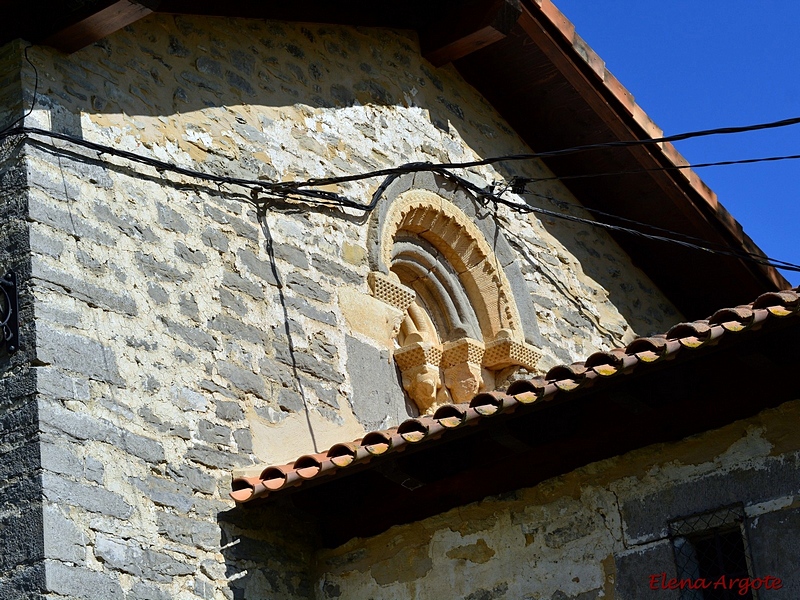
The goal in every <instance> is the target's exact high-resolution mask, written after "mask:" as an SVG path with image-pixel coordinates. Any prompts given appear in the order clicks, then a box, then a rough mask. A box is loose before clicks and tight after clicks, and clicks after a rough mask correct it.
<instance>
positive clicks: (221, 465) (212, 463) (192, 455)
mask: <svg viewBox="0 0 800 600" xmlns="http://www.w3.org/2000/svg"><path fill="white" fill-rule="evenodd" d="M186 458H187V459H188V460H191V461H193V462H196V463H198V464H201V465H204V466H206V467H211V468H212V469H222V470H225V471H233V470H234V469H235V468H237V467H243V466H245V465H247V464H249V462H250V461H249V460H247V459H246V458H245V457H243V456H239V455H237V454H232V453H230V452H220V451H218V450H213V449H211V448H205V447H203V446H194V447H193V448H189V450H187V451H186Z"/></svg>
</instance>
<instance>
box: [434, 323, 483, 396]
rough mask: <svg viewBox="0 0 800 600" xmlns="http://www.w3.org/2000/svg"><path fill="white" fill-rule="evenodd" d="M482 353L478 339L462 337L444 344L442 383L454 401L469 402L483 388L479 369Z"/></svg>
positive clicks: (481, 345)
mask: <svg viewBox="0 0 800 600" xmlns="http://www.w3.org/2000/svg"><path fill="white" fill-rule="evenodd" d="M483 355H484V346H483V343H482V342H479V341H478V340H472V339H469V338H463V339H460V340H456V341H455V342H448V343H447V344H445V345H444V348H443V349H442V369H443V371H444V384H445V386H447V389H448V390H449V391H450V396H451V397H452V398H453V400H454V401H455V402H469V401H470V400H472V398H473V397H474V396H475V394H477V393H478V392H480V391H483V390H484V389H485V385H484V381H483V373H482V369H481V362H482V361H483Z"/></svg>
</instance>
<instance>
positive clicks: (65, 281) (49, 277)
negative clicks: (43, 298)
mask: <svg viewBox="0 0 800 600" xmlns="http://www.w3.org/2000/svg"><path fill="white" fill-rule="evenodd" d="M31 275H32V277H33V278H34V279H38V280H41V281H43V282H46V283H49V284H52V285H55V286H58V289H59V290H60V291H62V292H63V293H65V294H67V295H68V296H71V297H73V298H76V299H78V300H80V301H82V302H85V303H86V304H88V305H89V306H98V307H100V308H105V309H106V310H110V311H113V312H118V313H120V314H123V315H131V316H136V315H137V314H138V313H139V311H138V309H137V307H136V302H135V301H134V300H133V298H131V297H130V296H126V295H123V294H115V293H114V292H112V291H110V290H109V289H108V288H107V287H103V286H98V285H94V284H91V283H89V282H88V281H86V280H85V279H77V278H75V277H73V276H72V275H70V274H68V273H65V272H64V271H60V270H58V269H55V268H53V267H50V266H49V265H47V264H45V263H44V262H43V261H42V260H41V259H40V258H39V257H36V256H34V257H32V261H31Z"/></svg>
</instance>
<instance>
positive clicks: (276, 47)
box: [33, 15, 672, 333]
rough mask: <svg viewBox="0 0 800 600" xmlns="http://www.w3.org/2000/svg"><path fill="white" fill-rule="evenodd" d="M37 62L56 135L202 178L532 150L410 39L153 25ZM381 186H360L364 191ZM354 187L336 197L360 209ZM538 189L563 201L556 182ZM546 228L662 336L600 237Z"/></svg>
mask: <svg viewBox="0 0 800 600" xmlns="http://www.w3.org/2000/svg"><path fill="white" fill-rule="evenodd" d="M245 39H246V41H245V42H241V43H240V42H239V40H245ZM43 51H44V50H43V49H40V48H37V52H36V53H35V54H34V55H33V60H34V62H35V63H36V64H37V67H38V68H39V70H40V90H41V91H40V95H39V98H38V102H37V106H38V107H39V108H45V109H49V110H50V114H51V126H52V127H53V129H55V130H57V131H61V132H64V133H69V134H71V135H76V136H80V135H82V126H89V127H91V128H92V129H93V130H94V131H92V135H91V137H92V139H93V140H96V138H97V132H98V131H103V132H104V137H110V138H111V139H114V140H115V142H117V143H119V142H123V143H127V144H130V143H133V144H134V145H137V144H141V145H144V146H145V147H148V148H153V147H154V146H156V145H159V144H163V141H164V140H165V139H166V140H170V141H172V142H174V143H175V144H176V148H175V149H169V150H167V154H169V155H170V156H168V157H160V158H166V159H171V160H173V161H175V160H176V159H177V160H178V161H179V162H182V163H185V162H186V157H187V155H188V157H189V158H190V159H191V161H192V162H193V163H194V165H195V167H196V168H198V169H200V170H203V171H207V172H214V173H226V174H231V175H233V176H238V177H246V178H252V179H256V178H260V179H263V180H265V181H280V180H293V179H306V178H309V177H319V176H327V175H331V174H344V173H348V174H349V173H352V172H354V171H355V172H364V171H369V170H372V169H378V168H386V167H393V166H398V165H400V164H403V163H406V162H411V161H417V160H430V161H434V162H435V161H441V162H449V161H451V160H454V159H462V160H464V159H470V158H472V155H471V154H465V153H464V152H463V149H462V145H465V146H467V147H468V148H470V149H471V150H473V151H474V152H475V153H476V154H477V155H479V156H498V155H501V154H507V153H518V152H526V151H529V149H528V148H527V147H526V146H525V145H524V144H523V143H522V142H521V141H520V140H519V138H518V137H517V135H516V134H515V133H514V132H513V131H511V130H510V129H509V128H508V126H507V125H506V124H505V122H504V121H503V120H502V118H501V117H500V116H499V115H498V114H497V113H496V112H495V111H494V110H493V109H492V107H491V106H490V105H489V104H488V103H487V102H486V101H485V100H484V99H483V98H482V97H481V96H480V95H479V94H478V93H477V92H476V91H475V90H473V89H472V88H471V87H470V86H468V85H467V84H466V83H464V82H463V80H461V78H460V77H459V75H458V74H457V72H456V71H455V70H454V69H452V68H443V69H435V68H434V67H432V66H431V65H430V64H429V63H427V62H426V61H425V60H424V59H422V58H421V56H420V52H419V48H418V43H417V40H416V39H415V38H414V37H413V36H412V35H411V34H404V33H398V32H393V31H388V30H380V29H364V30H361V29H356V28H348V27H339V26H327V25H311V24H308V25H299V24H293V23H280V22H263V21H259V20H235V19H223V18H217V19H209V18H195V17H184V16H174V17H172V16H165V15H151V16H150V17H148V18H146V19H144V20H142V21H140V22H138V23H136V24H134V25H132V26H129V27H127V28H125V29H124V30H122V31H120V32H117V33H116V34H114V35H112V36H111V37H109V38H107V39H104V40H101V41H100V42H98V43H96V44H94V45H93V46H90V47H88V48H85V49H83V50H81V51H79V52H78V53H76V54H74V55H71V56H69V57H66V56H62V55H59V54H57V53H56V52H55V51H48V52H50V56H49V57H46V58H44V60H43V57H42V55H41V52H43ZM42 63H45V64H46V66H45V65H43V64H42ZM45 82H47V84H46V85H42V84H45ZM392 107H399V108H400V109H401V110H400V111H399V113H398V111H389V110H387V108H392ZM81 115H84V121H83V124H82V123H81ZM87 115H88V121H87V120H86V116H87ZM89 123H91V124H90V125H89ZM87 134H88V132H87ZM496 170H497V171H498V172H499V173H500V175H501V176H502V177H504V178H506V179H508V178H510V177H513V176H515V175H524V176H534V177H535V176H542V175H543V174H546V172H545V171H544V170H543V169H542V167H541V166H540V165H538V164H535V163H509V164H506V165H502V166H497V167H496ZM379 183H380V181H379V180H371V181H369V182H367V185H368V186H369V190H370V193H371V191H372V190H374V188H375V186H377V185H378V184H379ZM486 183H487V184H488V183H490V182H489V181H487V182H486ZM363 189H364V188H358V187H357V186H356V187H353V186H351V187H349V188H348V187H343V189H342V191H343V192H344V193H347V192H348V191H350V192H351V193H353V194H354V198H355V199H356V200H358V201H363V202H367V201H368V200H369V197H368V196H369V195H368V194H365V193H364V191H363ZM541 191H542V192H543V195H545V196H551V197H552V196H555V197H556V198H563V197H564V196H566V197H569V196H568V192H566V190H565V189H564V188H563V187H560V184H553V185H551V186H550V187H549V188H547V189H545V188H543V189H542V190H541ZM528 201H529V202H530V203H531V204H534V205H536V204H537V203H538V204H540V205H541V206H542V207H543V208H548V209H550V210H553V209H555V210H558V203H557V202H556V203H555V204H554V203H553V202H551V201H549V200H547V199H542V198H536V197H529V198H528ZM562 208H563V207H562ZM569 212H571V213H575V209H571V210H569ZM582 216H589V215H588V214H586V213H584V214H583V215H582ZM542 224H543V226H544V227H545V228H546V230H547V231H548V232H549V233H550V234H551V235H553V236H554V237H555V238H557V239H558V240H559V241H560V242H561V243H562V244H563V245H564V246H565V248H566V250H567V251H568V252H569V253H570V254H571V255H572V256H574V257H575V259H576V260H577V262H578V263H579V264H580V266H581V268H582V269H583V271H584V273H585V274H586V275H587V276H588V277H590V278H591V279H593V280H595V281H596V282H597V283H598V284H599V285H600V286H602V287H603V288H604V289H605V290H606V291H607V292H608V294H609V297H610V301H611V303H612V304H614V305H615V306H617V307H618V309H619V310H620V312H621V313H622V315H623V317H624V318H625V319H626V320H627V321H628V322H629V323H630V324H631V325H632V326H633V327H634V329H636V330H637V331H638V332H640V333H649V332H650V330H657V329H662V328H663V324H662V323H658V324H654V321H655V320H657V319H656V315H652V316H653V319H651V318H649V317H648V315H646V314H642V311H641V310H639V307H637V306H636V301H635V300H631V296H632V295H634V296H635V295H641V294H647V293H652V292H649V291H648V290H647V289H644V287H642V286H641V285H639V286H636V284H633V283H631V282H630V281H627V280H626V278H625V277H621V276H620V273H621V272H622V271H624V270H625V269H626V268H629V267H627V266H626V265H622V264H621V260H624V259H623V258H622V254H621V252H620V251H619V250H618V249H617V248H616V245H615V244H614V243H613V242H612V241H611V239H610V238H609V237H608V236H605V235H604V234H600V235H598V232H597V231H591V230H590V229H589V228H587V227H585V226H583V227H581V226H576V225H574V224H570V223H566V222H563V221H559V220H556V219H550V220H548V219H543V220H542ZM612 247H613V248H612ZM529 262H530V267H531V268H532V269H534V270H537V271H540V272H541V273H542V275H543V276H544V277H545V278H546V279H547V278H551V277H552V273H553V269H541V266H542V265H540V264H538V263H537V261H529ZM553 266H554V267H555V268H556V272H557V271H558V269H568V268H570V267H569V266H567V267H565V266H563V265H558V264H555V265H553ZM636 287H639V288H641V289H635V288H636ZM664 308H665V310H669V307H664ZM669 320H672V319H669Z"/></svg>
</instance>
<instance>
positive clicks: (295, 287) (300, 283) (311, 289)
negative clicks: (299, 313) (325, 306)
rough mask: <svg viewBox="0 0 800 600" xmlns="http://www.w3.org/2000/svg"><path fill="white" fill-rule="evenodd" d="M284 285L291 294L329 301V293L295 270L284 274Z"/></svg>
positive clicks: (318, 300)
mask: <svg viewBox="0 0 800 600" xmlns="http://www.w3.org/2000/svg"><path fill="white" fill-rule="evenodd" d="M285 282H286V286H287V287H288V288H289V289H290V290H291V291H292V293H293V295H294V296H296V297H300V298H310V299H312V300H316V301H317V302H330V299H331V294H330V292H328V291H327V290H326V289H325V288H323V287H322V286H321V285H320V284H318V283H317V282H316V281H314V280H313V279H309V278H308V277H305V276H304V275H301V274H300V273H297V272H292V273H289V274H288V275H287V276H286V280H285Z"/></svg>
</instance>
